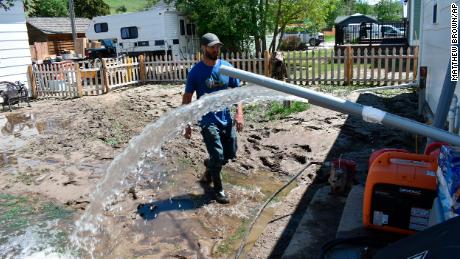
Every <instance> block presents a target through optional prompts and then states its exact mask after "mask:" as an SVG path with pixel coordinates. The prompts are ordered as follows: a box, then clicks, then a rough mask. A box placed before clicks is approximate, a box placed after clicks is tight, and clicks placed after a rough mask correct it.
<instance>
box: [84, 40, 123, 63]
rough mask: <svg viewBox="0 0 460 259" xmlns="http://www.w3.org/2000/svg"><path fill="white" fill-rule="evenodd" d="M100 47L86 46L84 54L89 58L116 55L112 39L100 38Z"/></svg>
mask: <svg viewBox="0 0 460 259" xmlns="http://www.w3.org/2000/svg"><path fill="white" fill-rule="evenodd" d="M100 42H101V44H102V46H101V47H100V48H87V49H86V50H85V56H86V57H87V58H90V59H96V58H111V57H116V56H117V49H116V47H115V46H114V44H113V41H112V40H101V41H100Z"/></svg>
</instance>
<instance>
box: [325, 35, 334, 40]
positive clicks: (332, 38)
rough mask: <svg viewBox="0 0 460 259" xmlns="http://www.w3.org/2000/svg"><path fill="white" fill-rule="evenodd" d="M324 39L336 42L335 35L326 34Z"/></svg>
mask: <svg viewBox="0 0 460 259" xmlns="http://www.w3.org/2000/svg"><path fill="white" fill-rule="evenodd" d="M324 41H325V42H335V35H327V36H324Z"/></svg>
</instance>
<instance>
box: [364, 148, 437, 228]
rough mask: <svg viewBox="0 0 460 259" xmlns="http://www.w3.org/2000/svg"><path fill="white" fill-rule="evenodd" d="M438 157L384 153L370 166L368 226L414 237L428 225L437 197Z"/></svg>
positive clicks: (366, 194) (366, 198)
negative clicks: (436, 173)
mask: <svg viewBox="0 0 460 259" xmlns="http://www.w3.org/2000/svg"><path fill="white" fill-rule="evenodd" d="M437 167H438V165H437V158H436V157H434V156H427V155H418V154H413V153H403V152H392V151H390V152H384V153H381V154H380V155H378V156H377V157H376V158H375V159H374V160H373V161H372V164H371V165H370V166H369V172H368V175H367V180H366V187H365V190H364V204H363V223H364V226H365V227H369V228H373V229H378V230H383V231H388V232H395V233H399V234H412V233H414V232H415V231H419V230H423V229H425V228H426V227H427V225H428V219H429V214H430V211H431V207H432V204H433V200H434V198H435V197H436V188H437V185H436V175H435V172H436V170H437Z"/></svg>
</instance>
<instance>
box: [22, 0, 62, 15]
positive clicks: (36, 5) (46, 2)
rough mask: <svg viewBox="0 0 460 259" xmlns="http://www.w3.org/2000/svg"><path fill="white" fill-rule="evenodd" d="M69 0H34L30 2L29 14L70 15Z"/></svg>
mask: <svg viewBox="0 0 460 259" xmlns="http://www.w3.org/2000/svg"><path fill="white" fill-rule="evenodd" d="M67 6H68V5H67V0H32V1H30V3H29V4H28V7H29V8H30V9H31V10H30V9H29V16H32V17H65V16H68V11H67Z"/></svg>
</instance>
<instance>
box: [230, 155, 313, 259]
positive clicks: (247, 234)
mask: <svg viewBox="0 0 460 259" xmlns="http://www.w3.org/2000/svg"><path fill="white" fill-rule="evenodd" d="M321 164H322V163H321V162H310V163H308V164H307V165H306V166H305V167H303V168H302V169H300V171H299V172H298V173H297V174H296V175H295V176H294V177H292V178H291V179H290V180H289V181H288V182H287V183H286V184H284V185H283V186H282V187H281V188H280V189H278V191H276V192H275V193H273V194H272V195H271V196H270V198H268V199H267V201H266V202H265V203H264V205H263V206H262V207H260V209H259V211H258V212H257V214H256V216H255V218H254V220H253V221H252V222H251V225H249V228H248V229H247V230H246V233H244V237H243V240H241V244H240V247H239V248H238V252H237V253H236V255H235V259H238V258H239V257H240V255H241V253H242V252H243V248H244V245H245V244H246V239H247V238H248V236H249V233H251V230H252V228H253V227H254V224H255V223H256V221H257V219H258V218H259V217H260V214H262V211H263V210H264V209H265V207H267V205H268V204H269V203H270V202H271V201H272V200H273V198H275V196H276V195H278V194H279V193H280V192H282V191H283V190H284V189H285V188H286V187H287V186H288V185H289V184H291V183H292V182H293V181H294V180H295V179H297V177H299V176H300V175H301V174H302V173H303V172H304V171H305V170H307V168H308V167H310V166H311V165H321Z"/></svg>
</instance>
